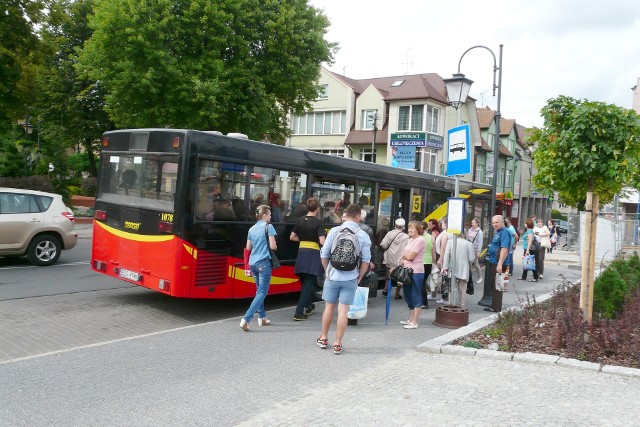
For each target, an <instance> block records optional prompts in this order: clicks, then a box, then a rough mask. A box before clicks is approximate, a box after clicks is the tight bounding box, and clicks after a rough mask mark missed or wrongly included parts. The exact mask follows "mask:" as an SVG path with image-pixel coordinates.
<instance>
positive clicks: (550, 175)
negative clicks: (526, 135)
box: [529, 96, 640, 205]
mask: <svg viewBox="0 0 640 427" xmlns="http://www.w3.org/2000/svg"><path fill="white" fill-rule="evenodd" d="M541 113H542V117H543V118H544V126H543V127H542V128H541V129H534V131H533V132H532V135H531V138H530V140H529V141H530V143H531V144H532V145H535V146H536V150H535V152H534V154H533V156H534V165H535V166H536V168H537V174H536V175H535V176H534V178H533V182H534V184H535V186H536V188H540V189H542V190H543V191H547V192H549V193H551V192H552V191H558V192H559V193H560V198H561V199H562V200H563V202H564V203H566V204H570V205H577V204H578V203H580V202H581V201H583V200H584V198H585V195H586V194H587V192H589V191H591V192H594V193H597V194H598V195H599V197H600V203H608V202H610V201H611V200H612V199H613V197H614V195H615V194H617V193H619V192H620V191H621V189H622V188H623V186H625V185H628V186H634V187H636V188H637V187H638V183H639V182H640V180H639V179H638V177H639V171H638V162H639V159H640V117H639V116H638V115H637V114H636V113H635V112H634V111H633V110H628V109H624V108H621V107H618V106H616V105H612V104H605V103H603V102H593V101H588V100H576V99H573V98H570V97H567V96H559V97H558V98H555V99H550V100H549V101H548V103H547V105H546V106H545V107H544V108H543V109H542V110H541Z"/></svg>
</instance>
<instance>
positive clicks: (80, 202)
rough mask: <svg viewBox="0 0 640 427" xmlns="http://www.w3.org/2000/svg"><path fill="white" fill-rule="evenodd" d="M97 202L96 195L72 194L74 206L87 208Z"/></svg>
mask: <svg viewBox="0 0 640 427" xmlns="http://www.w3.org/2000/svg"><path fill="white" fill-rule="evenodd" d="M95 204H96V198H95V197H88V196H71V205H72V206H84V207H85V208H92V207H93V206H94V205H95Z"/></svg>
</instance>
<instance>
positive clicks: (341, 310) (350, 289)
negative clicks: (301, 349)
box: [316, 203, 371, 354]
mask: <svg viewBox="0 0 640 427" xmlns="http://www.w3.org/2000/svg"><path fill="white" fill-rule="evenodd" d="M344 213H345V216H346V221H345V222H343V223H342V225H340V226H338V227H333V228H332V229H331V230H330V231H329V235H328V236H327V239H326V241H325V244H324V246H322V249H321V250H320V259H321V261H322V266H323V267H324V269H325V282H324V289H323V290H322V299H323V300H324V301H325V306H324V313H323V315H322V333H321V334H320V337H319V338H318V339H317V340H316V343H317V344H318V346H319V347H320V348H327V346H328V342H329V339H328V336H329V328H330V327H331V322H332V321H333V313H334V312H335V309H336V306H337V307H338V320H337V322H336V340H335V342H334V344H333V353H334V354H341V353H342V337H343V336H344V333H345V331H346V330H347V314H348V313H349V306H350V305H351V304H352V303H353V298H354V296H355V293H356V288H357V287H358V283H360V281H361V280H362V277H363V276H364V275H365V273H366V272H367V270H368V269H369V261H371V239H369V236H368V235H367V233H365V232H364V231H362V229H361V228H360V226H359V225H358V223H359V222H360V217H361V212H360V206H358V205H357V204H355V203H352V204H350V205H349V206H347V208H346V209H345V211H344ZM345 228H347V229H349V231H350V232H351V233H352V234H353V235H355V238H356V239H357V246H359V250H358V253H356V254H355V255H356V256H357V261H356V263H355V266H354V268H353V269H349V270H345V269H341V268H337V267H335V266H334V263H333V262H330V260H332V251H336V250H337V248H334V246H336V245H334V240H336V239H338V241H337V242H336V244H337V245H338V246H341V245H342V243H341V242H342V241H345V243H344V245H345V246H346V245H347V242H346V240H348V239H346V238H343V237H341V236H342V235H344V234H345V233H349V231H346V230H345ZM343 231H344V233H343ZM354 240H355V239H354ZM348 243H349V244H354V246H355V243H356V242H348Z"/></svg>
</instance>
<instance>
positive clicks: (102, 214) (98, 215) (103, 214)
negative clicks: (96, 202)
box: [93, 210, 107, 221]
mask: <svg viewBox="0 0 640 427" xmlns="http://www.w3.org/2000/svg"><path fill="white" fill-rule="evenodd" d="M93 217H94V218H95V219H97V220H99V221H106V220H107V211H101V210H96V211H95V213H94V214H93Z"/></svg>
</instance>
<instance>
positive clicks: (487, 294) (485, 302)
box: [445, 45, 503, 307]
mask: <svg viewBox="0 0 640 427" xmlns="http://www.w3.org/2000/svg"><path fill="white" fill-rule="evenodd" d="M502 46H503V45H500V52H499V56H498V61H496V55H495V54H494V53H493V51H492V50H491V49H489V48H488V47H486V46H481V45H478V46H473V47H470V48H469V49H467V50H466V51H465V52H464V53H463V54H462V56H461V57H460V60H459V61H458V73H457V74H454V75H453V77H452V78H451V79H447V80H445V83H447V81H452V80H457V81H459V83H456V84H458V85H459V87H460V89H459V90H460V91H462V90H463V86H464V84H463V82H462V79H464V74H461V73H460V64H461V63H462V58H464V56H465V55H466V54H467V52H469V51H470V50H473V49H476V48H482V49H486V50H488V51H489V52H490V53H491V56H493V96H495V95H496V90H497V91H498V103H497V107H496V116H495V138H494V139H495V141H494V144H495V145H494V147H492V149H493V176H492V177H491V205H490V209H489V212H490V215H489V221H491V220H492V219H493V217H494V216H495V214H496V195H497V188H498V157H499V151H498V147H499V144H500V116H501V114H500V100H501V94H502ZM496 76H497V78H498V82H497V83H496ZM467 80H468V79H467ZM470 86H471V85H470V84H469V87H470ZM452 90H453V91H455V90H457V89H456V86H452ZM448 91H449V84H448V83H447V92H448ZM468 92H469V88H467V93H468ZM449 99H450V102H451V99H452V98H451V96H450V98H449ZM452 105H453V104H452ZM458 114H460V113H458ZM458 121H459V120H458ZM493 234H494V233H493V226H492V225H491V224H490V226H489V233H488V238H489V239H488V241H489V242H491V240H492V239H493ZM490 270H491V269H490V268H488V266H487V267H486V268H485V275H484V294H483V295H482V299H481V300H480V301H478V304H479V305H482V306H485V307H489V306H491V295H492V293H493V290H492V289H491V283H492V281H491V271H490Z"/></svg>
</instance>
